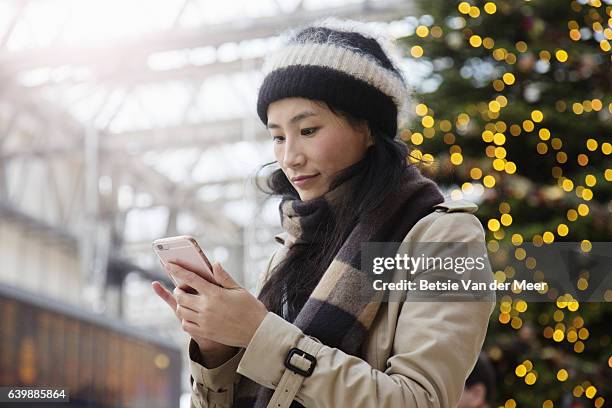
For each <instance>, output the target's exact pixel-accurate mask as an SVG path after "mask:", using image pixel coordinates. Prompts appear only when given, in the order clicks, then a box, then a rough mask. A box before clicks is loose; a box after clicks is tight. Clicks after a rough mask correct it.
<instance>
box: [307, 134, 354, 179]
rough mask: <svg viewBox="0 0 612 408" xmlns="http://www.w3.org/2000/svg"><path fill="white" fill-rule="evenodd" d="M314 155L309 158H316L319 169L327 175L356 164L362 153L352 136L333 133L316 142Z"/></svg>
mask: <svg viewBox="0 0 612 408" xmlns="http://www.w3.org/2000/svg"><path fill="white" fill-rule="evenodd" d="M322 136H323V135H322ZM315 153H316V155H315V154H313V155H311V157H316V162H317V164H318V165H319V168H320V169H321V170H324V171H325V172H327V173H335V172H337V171H340V170H342V169H344V168H346V167H349V166H350V165H352V164H355V163H357V162H358V161H359V160H360V159H361V158H362V157H363V154H364V151H363V149H362V148H361V147H360V145H359V143H357V141H356V140H355V137H354V135H346V134H343V133H335V134H331V135H326V137H321V138H320V139H319V140H317V143H316V152H315Z"/></svg>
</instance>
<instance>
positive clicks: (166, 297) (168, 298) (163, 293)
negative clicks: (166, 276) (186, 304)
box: [151, 281, 176, 311]
mask: <svg viewBox="0 0 612 408" xmlns="http://www.w3.org/2000/svg"><path fill="white" fill-rule="evenodd" d="M151 286H153V290H154V291H155V294H156V295H157V296H159V297H160V298H162V300H163V301H164V302H166V304H168V306H170V308H171V309H172V310H173V311H175V310H176V300H175V299H174V296H172V293H170V291H168V289H166V288H164V287H163V286H162V284H161V283H159V282H158V281H155V282H153V283H152V284H151Z"/></svg>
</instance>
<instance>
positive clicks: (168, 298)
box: [152, 281, 236, 356]
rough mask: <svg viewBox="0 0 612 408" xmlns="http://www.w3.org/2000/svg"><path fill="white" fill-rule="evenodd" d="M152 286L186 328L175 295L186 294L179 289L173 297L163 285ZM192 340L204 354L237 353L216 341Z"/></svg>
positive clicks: (154, 283)
mask: <svg viewBox="0 0 612 408" xmlns="http://www.w3.org/2000/svg"><path fill="white" fill-rule="evenodd" d="M152 286H153V290H154V291H155V293H156V294H157V296H159V297H160V298H162V300H163V301H164V302H166V304H167V305H168V306H169V307H170V309H172V311H173V312H174V315H175V316H176V317H177V318H178V319H179V320H180V321H181V325H182V326H184V325H185V320H184V319H182V318H181V317H180V315H179V310H180V307H179V305H178V303H177V302H176V298H175V295H176V294H177V293H180V292H182V293H185V292H184V291H183V290H181V289H178V288H177V289H175V290H174V293H175V295H173V294H172V293H171V292H170V291H169V290H168V289H166V288H164V287H163V286H162V284H161V283H159V282H157V281H155V282H153V284H152ZM179 291H180V292H179ZM190 323H193V322H190ZM191 338H192V339H193V341H195V342H196V343H197V344H198V346H199V348H200V352H202V353H208V352H210V353H218V354H221V355H223V356H225V355H226V354H230V353H232V352H235V351H236V350H235V348H234V347H231V346H226V345H225V344H221V343H217V342H216V341H212V340H209V339H206V338H195V337H193V336H192V337H191Z"/></svg>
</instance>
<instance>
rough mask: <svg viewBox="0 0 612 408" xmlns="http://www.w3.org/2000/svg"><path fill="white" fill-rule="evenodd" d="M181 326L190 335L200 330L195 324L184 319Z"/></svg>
mask: <svg viewBox="0 0 612 408" xmlns="http://www.w3.org/2000/svg"><path fill="white" fill-rule="evenodd" d="M181 326H182V327H183V330H184V331H186V332H188V333H192V332H194V331H195V330H197V329H199V328H200V326H198V324H197V323H195V322H192V321H190V320H185V319H183V320H181Z"/></svg>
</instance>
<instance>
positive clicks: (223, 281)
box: [212, 262, 241, 289]
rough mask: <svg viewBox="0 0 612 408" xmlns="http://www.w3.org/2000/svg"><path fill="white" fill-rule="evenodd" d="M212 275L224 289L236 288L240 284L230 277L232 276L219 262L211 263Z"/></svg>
mask: <svg viewBox="0 0 612 408" xmlns="http://www.w3.org/2000/svg"><path fill="white" fill-rule="evenodd" d="M212 267H213V276H214V277H215V281H216V282H217V283H218V284H219V285H221V286H222V287H223V288H225V289H236V288H240V287H241V286H240V285H239V284H238V283H237V282H236V281H235V280H234V278H232V276H231V275H230V274H229V273H228V272H227V271H226V270H225V269H223V267H222V266H221V264H220V263H219V262H215V263H214V264H213V266H212Z"/></svg>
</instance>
